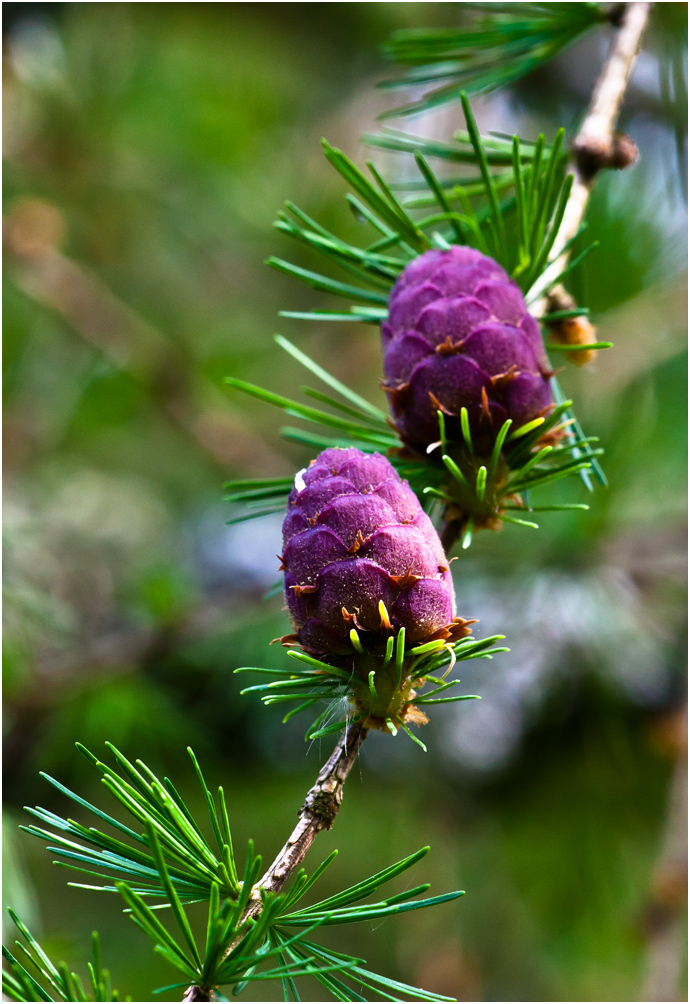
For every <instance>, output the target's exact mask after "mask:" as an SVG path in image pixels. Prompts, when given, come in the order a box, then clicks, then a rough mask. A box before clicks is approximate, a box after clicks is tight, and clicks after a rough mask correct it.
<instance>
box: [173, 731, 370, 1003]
mask: <svg viewBox="0 0 690 1004" xmlns="http://www.w3.org/2000/svg"><path fill="white" fill-rule="evenodd" d="M366 736H367V729H366V728H365V727H364V725H363V724H362V723H361V722H356V723H354V724H353V725H350V726H349V727H348V728H347V729H346V731H345V733H344V734H343V736H342V738H341V739H340V741H339V742H338V745H337V746H336V747H335V749H334V750H333V752H332V753H331V755H330V757H329V758H328V760H327V761H326V763H325V764H324V765H323V767H322V768H321V770H320V771H319V774H318V777H317V778H316V781H315V783H314V784H313V785H312V787H311V788H310V789H309V791H308V792H307V795H306V798H305V799H304V802H303V803H302V807H301V809H300V810H299V813H298V818H297V825H296V826H295V828H294V830H293V831H292V833H291V834H290V836H289V837H288V839H287V840H286V842H285V844H284V845H283V847H282V848H281V850H280V851H279V852H278V855H277V857H276V859H275V860H274V862H273V864H272V865H271V866H270V868H268V870H267V871H266V873H265V874H264V876H263V877H262V878H261V879H260V881H259V882H257V884H256V886H255V887H254V889H253V891H252V896H251V899H250V900H249V904H248V906H247V909H246V910H245V912H244V915H243V916H242V920H241V921H240V926H242V925H244V924H245V922H246V921H247V920H251V919H252V918H253V917H256V916H257V915H258V914H259V913H260V912H261V890H262V889H263V890H265V891H266V892H274V893H277V892H280V890H281V889H282V888H283V886H284V885H285V883H286V882H287V880H288V878H289V877H290V875H292V873H293V872H294V871H295V869H296V868H297V867H298V866H299V865H300V864H301V863H302V861H303V860H304V858H305V856H306V853H307V851H308V850H309V848H310V847H311V845H312V844H313V843H314V839H315V838H316V835H317V833H320V832H321V830H330V828H331V826H332V825H333V821H334V819H335V817H336V816H337V815H338V810H339V809H340V805H341V802H342V800H343V787H344V785H345V781H346V779H347V775H348V774H349V773H350V770H351V769H352V766H353V765H354V762H355V760H356V759H357V753H358V752H359V748H360V746H361V745H362V743H363V742H364V740H365V739H366ZM232 948H234V943H233V944H231V945H228V949H227V951H228V952H229V951H231V949H232ZM226 954H227V952H226ZM214 999H215V998H214V996H213V992H212V991H209V990H207V989H206V988H203V987H197V986H191V987H189V988H188V990H187V991H186V993H185V996H184V997H183V998H182V1000H183V1001H211V1000H214Z"/></svg>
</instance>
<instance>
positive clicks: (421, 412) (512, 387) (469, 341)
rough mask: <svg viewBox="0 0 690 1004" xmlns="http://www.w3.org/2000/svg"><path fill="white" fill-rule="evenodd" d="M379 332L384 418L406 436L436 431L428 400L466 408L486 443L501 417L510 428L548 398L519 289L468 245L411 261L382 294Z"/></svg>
mask: <svg viewBox="0 0 690 1004" xmlns="http://www.w3.org/2000/svg"><path fill="white" fill-rule="evenodd" d="M381 340H382V345H383V368H384V374H385V385H386V387H387V389H388V390H389V392H390V403H391V410H392V412H393V418H394V420H395V423H396V426H397V428H398V430H399V432H400V434H401V436H402V438H403V439H404V440H405V441H406V442H408V443H410V444H413V445H416V446H426V445H428V444H429V443H432V442H435V441H436V440H437V439H438V433H439V427H438V416H437V409H438V404H440V405H441V406H442V408H443V410H444V411H445V412H446V413H447V414H448V415H449V416H456V417H458V416H459V415H460V411H461V409H462V408H463V407H465V408H467V411H468V415H469V419H470V425H471V427H472V429H473V431H474V432H476V433H477V434H478V435H479V436H480V437H483V438H484V440H485V441H487V442H490V441H491V439H492V438H493V437H494V436H495V435H496V433H497V432H498V430H499V429H500V427H501V425H502V424H503V422H504V421H505V420H506V419H507V418H510V419H512V421H513V428H517V427H518V426H520V425H523V424H524V423H525V422H529V421H531V420H532V419H534V418H536V417H537V416H539V415H540V414H543V413H544V411H545V410H546V409H547V408H548V407H549V405H550V404H551V403H552V397H551V390H550V387H549V378H550V375H551V373H550V370H549V368H548V362H547V359H546V356H545V353H544V347H543V344H542V340H541V335H540V333H539V327H538V325H537V323H536V321H535V320H534V319H533V318H532V317H531V316H530V314H529V313H528V312H527V307H526V306H525V301H524V299H523V296H522V293H521V292H520V289H519V287H518V286H517V284H516V283H515V282H513V281H512V280H511V279H510V278H509V277H508V275H507V274H506V273H505V272H504V270H503V269H502V268H501V266H500V265H499V264H498V263H497V262H495V261H494V260H493V259H492V258H488V257H487V256H486V255H483V254H482V253H481V252H480V251H477V250H475V249H474V248H468V247H459V246H453V247H451V248H450V249H449V250H448V251H427V252H425V253H424V254H422V255H420V256H419V257H418V258H416V259H415V260H414V261H413V262H411V263H410V264H409V265H408V266H407V268H406V269H405V270H404V272H403V273H402V274H401V276H400V277H399V279H398V280H397V282H396V284H395V286H394V287H393V290H392V292H391V295H390V297H389V300H388V320H387V321H386V322H384V323H383V324H382V325H381ZM436 402H438V403H436ZM452 421H453V419H452V418H451V419H450V422H451V423H452ZM451 431H452V430H451Z"/></svg>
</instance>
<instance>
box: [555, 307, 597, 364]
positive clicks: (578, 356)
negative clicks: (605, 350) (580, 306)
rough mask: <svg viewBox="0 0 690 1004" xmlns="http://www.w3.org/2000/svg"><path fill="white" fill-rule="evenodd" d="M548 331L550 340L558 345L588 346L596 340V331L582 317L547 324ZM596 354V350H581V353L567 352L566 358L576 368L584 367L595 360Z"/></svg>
mask: <svg viewBox="0 0 690 1004" xmlns="http://www.w3.org/2000/svg"><path fill="white" fill-rule="evenodd" d="M549 329H550V331H551V338H552V340H553V341H554V342H558V343H559V345H590V344H591V343H592V342H596V340H597V329H596V328H595V327H594V325H593V324H592V322H591V321H588V320H587V318H586V317H585V316H584V315H582V316H580V317H565V318H563V319H562V320H560V321H554V322H553V323H550V324H549ZM596 354H597V353H596V349H583V350H582V351H581V352H569V353H568V356H567V358H568V359H569V360H570V362H571V363H575V365H576V366H585V365H586V364H587V363H591V361H592V360H593V359H595V358H596Z"/></svg>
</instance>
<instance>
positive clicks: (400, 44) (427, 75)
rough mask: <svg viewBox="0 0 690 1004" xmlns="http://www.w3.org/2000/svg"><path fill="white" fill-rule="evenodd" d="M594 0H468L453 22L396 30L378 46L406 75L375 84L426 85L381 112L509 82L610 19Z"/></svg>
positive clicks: (419, 108) (427, 105)
mask: <svg viewBox="0 0 690 1004" xmlns="http://www.w3.org/2000/svg"><path fill="white" fill-rule="evenodd" d="M610 6H611V5H607V4H600V3H469V4H463V13H465V14H467V15H469V16H470V17H472V20H471V22H470V23H469V24H468V25H467V26H463V27H460V28H436V29H431V28H416V29H403V30H401V31H396V32H394V33H393V35H391V37H390V38H389V40H388V41H387V42H386V43H385V45H384V46H383V52H384V55H385V56H386V57H387V58H388V59H390V60H391V61H393V62H396V63H399V64H401V65H403V66H409V67H411V69H409V70H408V71H407V72H406V73H405V75H404V76H403V77H401V78H399V79H396V80H387V81H384V82H383V83H381V84H379V87H382V88H384V89H394V90H398V89H403V88H407V89H409V88H411V87H415V88H416V89H419V87H420V85H428V89H427V90H426V92H425V93H424V95H423V96H422V97H421V98H419V99H418V100H415V101H412V102H410V103H409V104H405V105H402V106H399V107H397V108H393V109H391V110H390V111H387V112H384V113H383V115H382V116H381V118H393V117H395V116H399V115H415V114H419V113H420V112H425V111H429V110H430V109H432V108H438V107H440V106H441V105H445V104H448V103H450V102H454V101H457V100H459V98H460V94H461V92H462V91H466V92H467V93H469V94H476V93H481V92H487V91H493V90H496V89H497V88H499V87H505V86H507V85H508V84H511V83H514V82H515V81H516V80H518V79H519V78H520V77H523V76H525V75H526V74H527V73H531V72H532V71H533V70H535V69H536V68H537V67H538V66H541V65H542V64H544V63H546V62H548V61H549V60H551V59H553V58H554V56H556V55H557V54H558V53H559V52H561V51H562V50H563V49H564V48H566V47H567V46H569V45H571V44H572V43H573V42H575V41H576V40H577V39H578V38H581V37H582V35H584V34H585V33H586V32H588V31H589V30H590V29H591V28H593V27H595V26H596V25H600V24H603V23H606V22H607V21H608V20H609V19H610V10H609V8H610Z"/></svg>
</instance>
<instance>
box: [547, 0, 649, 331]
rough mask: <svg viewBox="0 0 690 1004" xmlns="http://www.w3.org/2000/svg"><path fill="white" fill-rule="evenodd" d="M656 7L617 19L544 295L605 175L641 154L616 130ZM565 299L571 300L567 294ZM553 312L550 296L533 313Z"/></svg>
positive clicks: (575, 153)
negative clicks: (604, 171)
mask: <svg viewBox="0 0 690 1004" xmlns="http://www.w3.org/2000/svg"><path fill="white" fill-rule="evenodd" d="M651 8H652V4H651V3H640V2H637V3H628V4H625V8H624V10H623V12H622V14H621V15H620V19H619V20H617V24H619V25H620V26H619V27H618V30H617V31H616V34H615V36H614V38H613V42H612V43H611V48H610V50H609V53H608V55H607V57H606V61H605V63H604V66H603V68H602V71H601V74H600V75H599V79H598V80H597V82H596V84H595V87H594V91H593V93H592V100H591V101H590V103H589V108H588V109H587V113H586V115H585V118H584V121H583V123H582V125H581V126H580V131H579V132H578V134H577V136H576V137H575V141H574V142H573V146H572V150H571V156H570V161H569V164H568V171H569V173H571V174H573V175H574V176H575V177H574V181H573V187H572V189H571V192H570V196H569V198H568V204H567V205H566V209H565V214H564V216H563V222H562V223H561V226H560V229H559V231H558V236H557V238H556V242H555V244H554V253H555V254H556V256H557V257H556V260H555V261H553V262H552V264H551V265H550V266H549V268H547V269H546V271H545V272H544V274H543V275H542V276H541V277H540V279H539V282H538V283H537V286H536V287H535V288H536V289H538V290H543V289H546V288H547V287H548V285H549V283H550V282H553V279H554V278H555V277H556V276H557V275H559V274H560V273H561V272H562V271H563V269H564V268H565V266H566V264H567V262H568V256H569V251H565V250H564V248H565V247H566V245H567V244H568V243H569V241H571V240H572V239H573V237H575V235H576V234H577V232H578V230H579V229H580V225H581V223H582V219H583V217H584V215H585V210H586V208H587V203H588V201H589V197H590V195H591V193H592V189H593V188H594V182H595V179H596V176H597V174H598V173H599V171H600V170H601V169H602V168H606V167H609V168H623V167H628V166H629V165H630V164H632V163H634V161H635V160H636V159H637V150H636V149H635V145H634V143H633V142H632V140H631V139H630V138H629V137H628V136H624V135H618V134H616V132H615V127H616V123H617V121H618V116H619V114H620V110H621V105H622V104H623V98H624V96H625V91H626V88H627V85H628V81H629V80H630V75H631V73H632V69H633V66H634V64H635V59H636V57H637V53H638V51H639V48H640V41H641V39H642V34H643V32H644V30H645V28H646V26H647V21H648V19H649V12H650V10H651ZM559 288H560V287H559ZM564 292H565V291H564ZM565 295H566V296H568V294H567V293H566V294H565ZM547 307H548V297H545V298H544V299H542V300H541V301H540V302H539V303H538V304H537V305H536V307H535V309H534V311H533V313H535V314H536V315H537V316H541V315H542V314H544V313H546V311H547Z"/></svg>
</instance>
